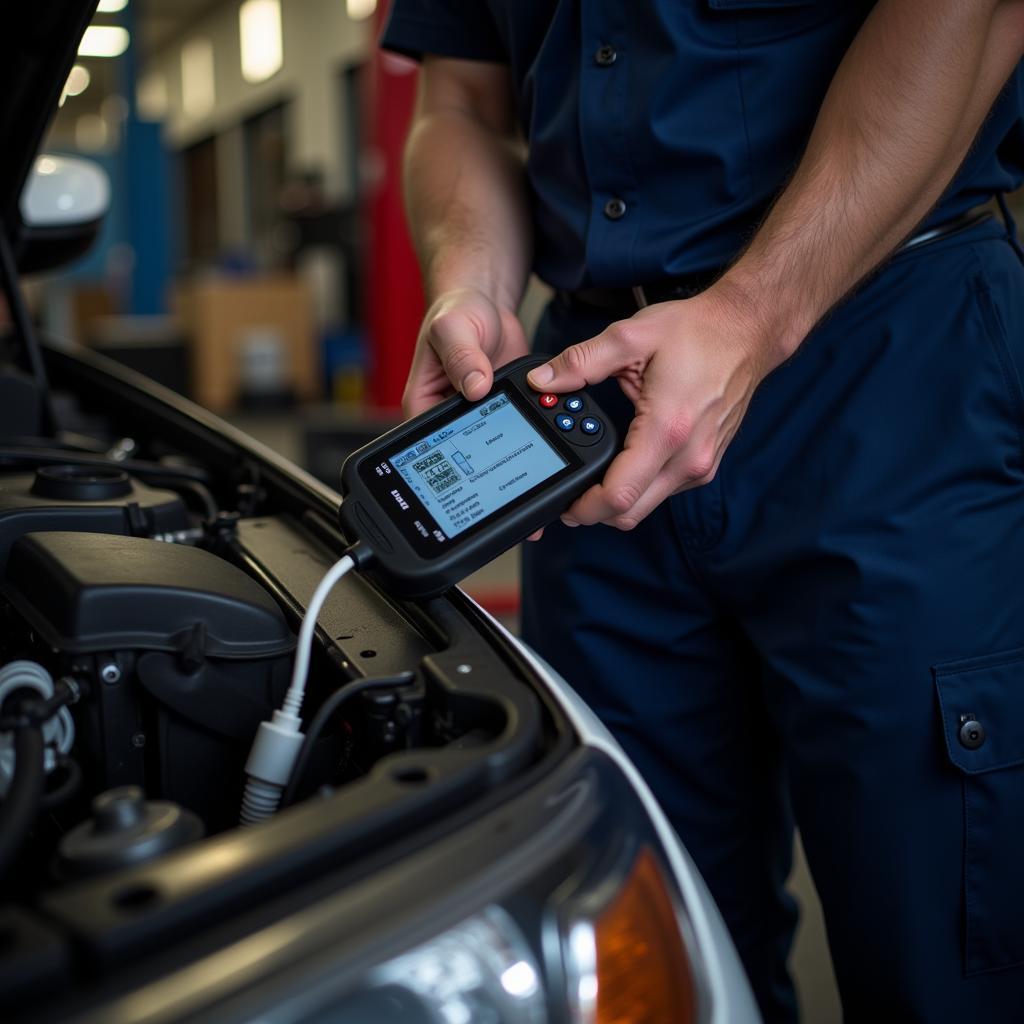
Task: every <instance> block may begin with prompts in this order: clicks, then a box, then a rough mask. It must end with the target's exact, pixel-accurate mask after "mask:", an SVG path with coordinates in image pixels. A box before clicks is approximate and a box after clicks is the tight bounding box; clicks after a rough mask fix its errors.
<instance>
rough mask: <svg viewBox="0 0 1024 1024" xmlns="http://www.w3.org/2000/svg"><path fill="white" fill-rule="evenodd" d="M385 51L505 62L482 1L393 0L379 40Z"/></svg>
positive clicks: (505, 56)
mask: <svg viewBox="0 0 1024 1024" xmlns="http://www.w3.org/2000/svg"><path fill="white" fill-rule="evenodd" d="M380 45H381V47H382V48H383V49H385V50H393V51H394V52H395V53H401V54H404V55H405V56H407V57H412V58H414V59H415V60H421V59H422V58H423V56H424V55H425V54H432V55H434V56H437V57H461V58H462V59H464V60H486V61H495V62H498V63H501V64H507V63H508V54H507V52H506V50H505V46H504V44H503V43H502V39H501V36H500V35H499V34H498V29H497V26H496V25H495V23H494V18H493V16H492V14H491V10H490V7H489V5H488V4H487V2H486V0H394V4H393V5H392V8H391V14H390V16H389V18H388V23H387V26H386V27H385V29H384V33H383V35H382V36H381V39H380Z"/></svg>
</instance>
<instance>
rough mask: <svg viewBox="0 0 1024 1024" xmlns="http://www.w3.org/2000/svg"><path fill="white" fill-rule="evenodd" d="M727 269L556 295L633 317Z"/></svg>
mask: <svg viewBox="0 0 1024 1024" xmlns="http://www.w3.org/2000/svg"><path fill="white" fill-rule="evenodd" d="M991 218H992V212H991V211H990V210H988V209H986V208H984V207H980V208H979V207H975V208H974V209H973V210H968V211H967V212H966V213H962V214H960V216H959V217H953V218H952V219H951V220H947V221H943V222H942V223H941V224H936V225H935V227H933V228H928V229H927V230H926V231H920V232H918V233H917V234H916V235H912V236H911V237H910V238H908V239H907V240H906V241H905V242H904V243H903V244H902V245H900V246H899V247H898V248H897V249H896V250H895V251H894V252H893V256H899V255H900V253H904V252H909V251H910V250H911V249H919V248H921V247H922V246H925V245H930V244H931V243H933V242H938V241H940V240H942V239H944V238H949V236H950V235H955V234H958V233H959V232H961V231H966V230H967V229H968V228H973V227H974V226H975V225H976V224H981V223H982V222H983V221H986V220H990V219H991ZM723 273H725V269H724V268H723V269H720V270H715V271H709V272H708V273H704V274H690V275H688V276H686V277H677V278H672V279H671V280H668V281H657V282H655V283H653V284H645V285H635V286H634V287H632V288H581V289H579V290H578V291H574V292H569V291H559V292H557V296H558V298H559V300H560V301H561V302H563V303H564V304H565V305H567V306H569V307H571V308H584V309H585V308H590V309H598V310H602V311H605V312H610V313H614V314H617V315H618V316H619V317H627V316H632V315H633V314H634V313H636V312H637V311H638V310H641V309H643V308H644V307H645V306H652V305H654V303H656V302H670V301H671V300H673V299H692V298H693V297H694V296H695V295H699V294H700V293H701V292H702V291H704V290H705V289H707V288H710V287H711V285H712V284H714V283H715V281H717V280H718V278H719V277H721V276H722V274H723Z"/></svg>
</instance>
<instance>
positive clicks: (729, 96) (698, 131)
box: [382, 0, 1024, 289]
mask: <svg viewBox="0 0 1024 1024" xmlns="http://www.w3.org/2000/svg"><path fill="white" fill-rule="evenodd" d="M872 6H873V0H842V2H838V0H639V2H632V3H626V2H623V0H395V2H394V7H393V10H392V13H391V17H390V20H389V22H388V24H387V27H386V29H385V32H384V36H383V38H382V45H383V46H385V47H386V48H389V49H392V50H395V51H398V52H400V53H405V54H408V55H411V56H414V57H420V56H422V55H423V54H433V55H436V56H443V57H458V58H463V59H470V60H481V61H496V62H500V63H502V64H507V65H508V67H509V69H510V72H511V78H512V85H513V89H514V90H515V100H516V104H517V108H518V113H519V120H520V123H521V125H522V129H523V133H524V135H525V137H526V139H527V141H528V143H529V158H528V163H527V176H528V180H529V186H530V190H531V193H532V196H531V198H532V208H533V215H534V221H535V224H534V229H535V239H536V242H535V244H536V249H535V255H534V269H535V270H536V272H537V273H538V274H539V275H540V277H541V278H543V279H544V280H545V281H547V282H548V283H549V284H551V285H554V286H555V287H557V288H565V289H575V288H580V287H588V286H592V285H597V286H607V287H611V286H622V285H634V284H648V283H652V282H655V281H659V280H664V279H665V278H667V277H677V276H683V275H686V274H693V273H700V274H703V273H706V272H709V271H713V270H715V269H717V268H719V267H723V266H725V265H726V264H728V263H729V262H730V261H731V260H732V259H733V258H734V257H735V256H736V255H737V253H738V252H739V251H740V249H741V248H742V246H743V245H744V243H745V242H746V241H747V240H748V239H749V238H750V236H751V234H752V233H753V231H754V229H755V228H756V225H757V223H758V221H759V219H760V218H761V217H762V216H763V214H764V212H765V210H766V208H767V206H768V204H769V203H770V202H771V200H772V199H773V197H774V196H775V195H776V194H777V193H778V192H779V190H780V189H781V187H782V186H783V185H784V184H785V182H786V180H787V178H788V177H789V175H790V174H791V173H792V172H793V170H794V168H795V166H796V164H797V162H798V161H799V158H800V154H801V153H802V151H803V149H804V146H805V145H806V143H807V139H808V138H809V136H810V133H811V129H812V127H813V125H814V120H815V117H816V116H817V113H818V109H819V107H820V106H821V102H822V100H823V99H824V96H825V92H826V90H827V89H828V86H829V82H830V81H831V79H832V77H833V75H834V74H835V71H836V68H837V67H838V66H839V63H840V61H841V60H842V58H843V55H844V54H845V52H846V50H847V48H848V47H849V45H850V43H851V42H852V40H853V38H854V36H855V35H856V34H857V31H858V30H859V28H860V26H861V24H862V23H863V21H864V19H865V18H866V17H867V15H868V13H869V12H870V10H871V8H872ZM1022 180H1024V77H1022V73H1021V67H1020V66H1018V68H1017V70H1016V72H1015V73H1014V76H1013V77H1012V78H1011V80H1010V82H1009V84H1008V86H1007V88H1006V89H1005V90H1004V92H1003V93H1002V95H1001V97H1000V99H999V101H998V103H997V104H996V107H995V109H994V111H993V113H992V115H991V116H990V117H989V118H988V120H987V121H986V123H985V126H984V128H983V129H982V132H981V136H980V138H979V140H978V142H977V144H976V145H975V146H974V148H973V149H972V150H971V153H970V155H969V156H968V157H967V160H966V162H965V163H964V165H963V167H962V168H961V171H960V173H959V175H958V176H957V179H956V181H955V182H954V183H953V185H952V186H951V188H950V189H949V190H948V191H947V193H946V195H945V197H944V198H943V200H942V202H941V203H940V204H939V206H938V207H937V208H936V210H935V211H933V213H932V215H931V216H930V217H929V220H928V223H929V224H932V223H938V222H940V221H942V220H948V219H949V218H950V217H953V216H956V215H957V214H958V213H962V212H963V211H965V210H967V209H969V208H970V207H972V206H975V205H977V204H978V203H981V202H984V201H985V200H986V199H988V198H989V197H991V196H992V195H993V194H994V193H996V192H1006V191H1011V190H1012V189H1014V188H1016V187H1017V186H1018V185H1019V184H1020V183H1021V181H1022Z"/></svg>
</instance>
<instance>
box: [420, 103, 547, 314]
mask: <svg viewBox="0 0 1024 1024" xmlns="http://www.w3.org/2000/svg"><path fill="white" fill-rule="evenodd" d="M405 183H406V184H405V191H406V206H407V209H408V213H409V222H410V225H411V227H412V233H413V238H414V242H415V245H416V250H417V253H418V255H419V260H420V265H421V268H422V271H423V282H424V287H425V289H426V292H427V302H428V304H429V303H431V302H433V300H434V299H435V298H436V297H437V296H438V295H440V294H442V293H444V292H446V291H449V290H451V289H454V288H475V289H477V290H479V291H481V292H483V293H484V294H485V295H487V296H488V298H490V299H491V300H492V301H493V302H494V303H495V304H496V305H497V306H499V307H501V308H505V309H511V310H514V309H516V308H517V307H518V305H519V301H520V299H521V297H522V293H523V289H524V287H525V284H526V279H527V275H528V273H529V263H530V248H531V238H530V229H529V224H530V221H529V214H528V212H527V205H526V195H525V189H524V185H523V166H522V158H521V155H520V153H519V152H518V151H517V147H516V145H515V144H514V142H513V141H512V140H511V139H509V138H507V137H504V136H503V135H501V134H499V133H497V132H495V131H494V130H493V129H491V128H490V127H488V126H487V125H485V124H483V123H481V122H480V121H479V120H477V119H476V118H475V117H474V116H473V115H472V114H471V113H468V112H466V111H463V110H459V109H454V108H453V109H441V110H434V111H431V112H429V113H423V114H421V115H420V116H419V117H418V118H417V120H416V122H415V124H414V126H413V130H412V132H411V133H410V136H409V142H408V144H407V147H406V158H405Z"/></svg>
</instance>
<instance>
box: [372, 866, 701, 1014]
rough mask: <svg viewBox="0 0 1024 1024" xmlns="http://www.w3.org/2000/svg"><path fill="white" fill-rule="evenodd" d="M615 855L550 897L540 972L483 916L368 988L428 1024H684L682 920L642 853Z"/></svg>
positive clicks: (521, 935) (392, 963) (508, 928)
mask: <svg viewBox="0 0 1024 1024" xmlns="http://www.w3.org/2000/svg"><path fill="white" fill-rule="evenodd" d="M622 852H623V851H620V855H619V856H617V857H615V858H614V859H613V861H612V863H608V862H603V863H602V864H601V871H602V874H601V875H600V877H598V878H595V877H594V874H593V872H592V871H586V872H585V873H584V874H583V875H582V877H581V876H570V878H568V879H564V880H563V882H562V884H561V885H558V886H556V890H555V891H554V892H553V893H551V895H550V896H549V898H548V900H547V903H546V910H545V912H544V918H545V919H546V923H545V924H544V925H543V926H542V931H543V932H546V933H547V937H548V940H549V941H547V942H546V943H545V942H543V941H542V943H541V946H542V947H546V948H547V949H548V951H549V956H548V960H549V962H548V963H547V964H546V967H547V970H546V971H545V970H544V968H543V967H542V966H541V960H542V959H543V955H542V956H541V957H540V958H538V956H537V955H536V954H535V953H534V951H533V949H532V948H531V946H530V943H529V942H528V940H527V938H526V936H525V929H524V927H522V926H521V925H520V924H519V923H517V921H516V919H515V918H514V917H513V916H512V914H511V913H510V912H509V911H508V910H506V909H505V908H503V907H499V906H496V905H492V906H489V907H487V908H485V909H484V910H483V911H481V912H479V913H477V914H474V915H473V916H472V917H470V918H467V919H466V920H464V921H462V922H461V923H460V924H458V925H456V926H455V927H453V928H449V929H448V930H447V931H445V932H443V933H441V934H440V935H438V936H436V937H435V938H433V939H431V940H429V941H427V942H425V943H423V944H421V945H420V946H417V947H416V948H415V949H413V950H411V951H410V952H407V953H403V954H402V955H400V956H398V957H395V958H394V959H392V960H389V961H388V962H386V963H385V964H383V965H381V966H380V967H378V968H377V969H376V970H374V971H373V972H372V974H371V976H370V977H369V978H368V979H367V980H368V981H369V985H370V987H371V988H373V989H375V990H376V991H377V992H378V994H380V993H382V992H384V991H386V990H390V992H391V993H392V995H394V994H396V993H397V992H399V991H400V992H402V993H403V998H402V999H401V1002H402V1005H403V1007H404V1009H405V1012H406V1013H407V1014H408V1013H409V1012H410V1010H411V1009H412V1007H410V1006H409V1002H408V1000H409V998H410V997H411V998H412V1000H413V1001H414V1005H415V1010H414V1015H415V1016H416V1017H417V1019H420V1020H429V1021H431V1022H432V1024H433V1022H435V1021H436V1022H437V1024H546V1022H547V1021H548V1019H549V1017H548V1009H547V1008H548V1007H551V1006H554V1005H559V1006H562V1007H564V1008H565V1010H564V1012H563V1014H558V1015H557V1016H558V1017H559V1018H562V1017H564V1015H565V1013H567V1015H568V1017H569V1019H570V1020H571V1021H572V1022H573V1024H669V1022H671V1024H694V1022H696V1021H697V1019H698V1017H697V1013H698V1002H699V1000H698V989H697V983H696V980H695V978H694V974H693V968H692V966H691V963H690V960H689V957H688V955H687V948H686V942H685V940H684V935H683V930H684V928H685V917H684V916H683V915H682V914H681V913H680V911H679V909H678V905H677V903H676V900H675V899H674V897H673V895H672V891H671V889H670V886H669V883H668V882H667V881H666V878H665V875H664V873H663V870H662V868H661V866H660V864H659V861H658V858H657V857H656V856H655V855H654V853H653V852H652V851H651V849H650V848H649V847H647V846H642V847H640V848H639V850H638V851H636V850H634V851H633V853H634V856H632V860H631V861H630V859H629V857H628V856H627V857H626V858H625V860H624V859H623V857H622V855H621V854H622ZM623 863H624V864H625V866H626V870H622V866H623ZM516 902H517V901H515V900H513V901H512V903H513V904H515V903H516ZM551 953H553V957H552V955H551ZM552 959H554V960H555V961H556V962H554V963H552V962H550V961H551V960H552ZM545 977H546V978H547V985H546V986H545V981H544V979H545ZM558 989H560V990H561V991H558Z"/></svg>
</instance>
